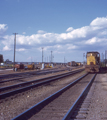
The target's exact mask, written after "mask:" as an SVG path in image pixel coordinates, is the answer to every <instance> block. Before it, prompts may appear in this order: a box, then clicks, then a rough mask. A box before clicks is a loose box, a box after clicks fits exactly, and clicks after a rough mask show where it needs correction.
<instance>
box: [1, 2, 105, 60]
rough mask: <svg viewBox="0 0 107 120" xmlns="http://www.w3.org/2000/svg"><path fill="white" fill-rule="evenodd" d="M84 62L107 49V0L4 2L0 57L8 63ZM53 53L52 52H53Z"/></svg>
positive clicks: (2, 3)
mask: <svg viewBox="0 0 107 120" xmlns="http://www.w3.org/2000/svg"><path fill="white" fill-rule="evenodd" d="M13 33H18V34H17V35H16V55H15V61H17V62H41V61H42V48H43V61H44V62H49V61H50V60H51V53H52V56H53V57H52V61H53V62H70V61H76V62H83V60H84V59H85V58H84V57H83V54H84V53H85V54H86V53H87V52H88V51H98V52H100V54H102V53H105V50H107V0H0V54H2V55H3V58H4V61H5V60H6V59H9V60H11V61H13V59H14V39H15V35H14V34H13ZM51 51H52V52H51Z"/></svg>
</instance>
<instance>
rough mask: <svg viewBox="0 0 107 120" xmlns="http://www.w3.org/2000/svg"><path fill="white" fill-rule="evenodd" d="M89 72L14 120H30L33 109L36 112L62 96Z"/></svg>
mask: <svg viewBox="0 0 107 120" xmlns="http://www.w3.org/2000/svg"><path fill="white" fill-rule="evenodd" d="M86 75H88V73H87V74H85V75H83V76H81V77H80V78H78V79H76V80H75V81H73V82H72V83H70V84H69V85H67V86H65V87H64V88H62V89H60V90H59V91H57V92H56V93H54V94H52V95H50V96H49V97H47V98H46V99H44V100H42V101H41V102H39V103H37V104H36V105H34V106H32V107H31V108H29V109H27V110H26V111H25V112H23V113H21V114H19V115H18V116H16V117H15V118H13V119H12V120H28V119H29V118H30V117H31V116H32V115H33V111H35V114H36V113H37V112H39V111H40V110H41V109H42V108H43V107H45V106H46V105H47V104H48V103H50V102H51V101H53V100H54V99H56V98H57V97H58V96H60V95H61V94H62V93H63V92H65V91H66V90H68V89H69V88H70V87H72V86H73V85H75V84H76V83H77V82H79V81H80V80H81V79H82V78H84V77H85V76H86Z"/></svg>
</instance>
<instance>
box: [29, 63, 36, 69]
mask: <svg viewBox="0 0 107 120" xmlns="http://www.w3.org/2000/svg"><path fill="white" fill-rule="evenodd" d="M27 68H28V69H29V70H34V69H35V65H34V64H28V65H27Z"/></svg>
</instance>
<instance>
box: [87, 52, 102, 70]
mask: <svg viewBox="0 0 107 120" xmlns="http://www.w3.org/2000/svg"><path fill="white" fill-rule="evenodd" d="M86 58H87V64H86V65H85V70H86V71H87V72H99V70H100V53H99V52H94V51H93V52H87V55H86Z"/></svg>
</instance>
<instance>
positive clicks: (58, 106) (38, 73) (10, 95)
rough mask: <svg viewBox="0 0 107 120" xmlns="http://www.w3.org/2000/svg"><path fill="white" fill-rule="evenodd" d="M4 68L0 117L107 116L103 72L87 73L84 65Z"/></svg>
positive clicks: (82, 119)
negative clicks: (16, 69)
mask: <svg viewBox="0 0 107 120" xmlns="http://www.w3.org/2000/svg"><path fill="white" fill-rule="evenodd" d="M4 71H5V70H4ZM4 71H0V108H1V109H0V120H105V119H107V114H106V113H107V107H106V104H107V97H106V96H107V73H106V71H101V72H100V73H87V72H86V71H85V70H84V67H83V66H81V67H67V66H60V67H59V66H58V67H55V68H54V67H53V68H50V69H44V70H28V71H17V72H14V71H12V70H8V71H5V72H4Z"/></svg>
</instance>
